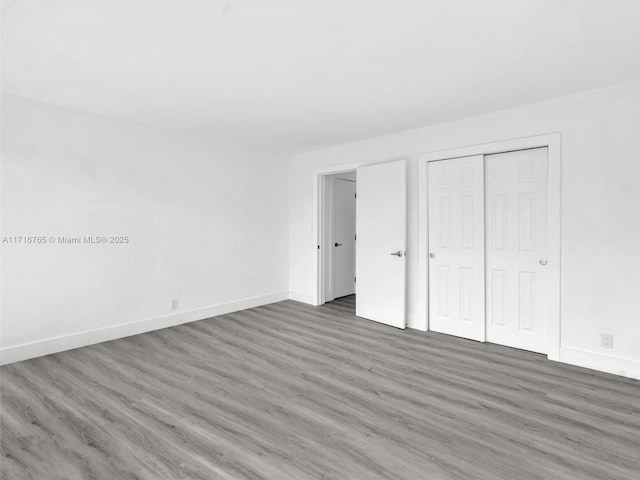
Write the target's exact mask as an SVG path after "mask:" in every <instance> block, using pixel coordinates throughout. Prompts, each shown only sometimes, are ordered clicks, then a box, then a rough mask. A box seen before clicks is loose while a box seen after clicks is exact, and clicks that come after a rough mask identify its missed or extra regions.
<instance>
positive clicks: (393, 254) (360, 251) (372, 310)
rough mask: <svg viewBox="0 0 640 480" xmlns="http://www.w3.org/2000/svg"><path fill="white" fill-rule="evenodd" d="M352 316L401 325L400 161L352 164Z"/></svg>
mask: <svg viewBox="0 0 640 480" xmlns="http://www.w3.org/2000/svg"><path fill="white" fill-rule="evenodd" d="M357 172H358V184H357V188H358V198H357V200H356V210H357V215H356V230H357V234H358V240H357V243H358V246H357V248H356V276H357V281H356V315H357V316H358V317H364V318H368V319H369V320H375V321H376V322H380V323H385V324H387V325H391V326H394V327H398V328H405V326H406V320H405V298H406V292H405V277H406V257H405V249H406V232H407V216H406V205H407V193H406V188H407V187H406V185H407V174H406V166H405V162H404V161H397V162H389V163H382V164H379V165H371V166H367V167H361V168H358V170H357Z"/></svg>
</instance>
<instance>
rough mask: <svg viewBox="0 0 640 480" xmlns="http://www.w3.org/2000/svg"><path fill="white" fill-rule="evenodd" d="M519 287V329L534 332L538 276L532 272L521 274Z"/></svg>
mask: <svg viewBox="0 0 640 480" xmlns="http://www.w3.org/2000/svg"><path fill="white" fill-rule="evenodd" d="M518 286H519V294H518V309H519V315H518V317H519V318H518V320H519V328H520V330H521V331H526V332H532V331H533V330H534V318H535V311H534V309H535V307H534V300H535V288H536V274H535V273H532V272H520V274H519V281H518Z"/></svg>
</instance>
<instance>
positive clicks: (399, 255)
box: [391, 250, 403, 257]
mask: <svg viewBox="0 0 640 480" xmlns="http://www.w3.org/2000/svg"><path fill="white" fill-rule="evenodd" d="M391 255H395V256H396V257H401V256H402V255H403V253H402V250H398V251H397V252H393V253H392V254H391Z"/></svg>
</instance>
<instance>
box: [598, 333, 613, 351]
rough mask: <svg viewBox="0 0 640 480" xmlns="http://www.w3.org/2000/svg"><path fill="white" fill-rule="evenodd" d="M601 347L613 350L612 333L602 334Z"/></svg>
mask: <svg viewBox="0 0 640 480" xmlns="http://www.w3.org/2000/svg"><path fill="white" fill-rule="evenodd" d="M600 345H601V346H602V348H613V335H611V334H610V333H601V334H600Z"/></svg>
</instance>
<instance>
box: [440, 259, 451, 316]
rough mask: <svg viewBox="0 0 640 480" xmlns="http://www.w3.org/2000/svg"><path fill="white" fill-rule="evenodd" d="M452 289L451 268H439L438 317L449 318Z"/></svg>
mask: <svg viewBox="0 0 640 480" xmlns="http://www.w3.org/2000/svg"><path fill="white" fill-rule="evenodd" d="M450 288H451V267H444V266H440V267H438V315H439V316H440V317H448V316H449V289H450Z"/></svg>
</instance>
